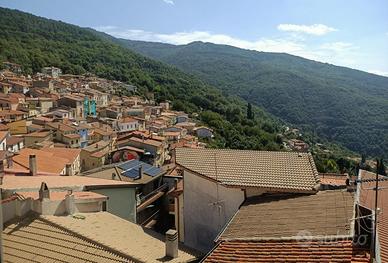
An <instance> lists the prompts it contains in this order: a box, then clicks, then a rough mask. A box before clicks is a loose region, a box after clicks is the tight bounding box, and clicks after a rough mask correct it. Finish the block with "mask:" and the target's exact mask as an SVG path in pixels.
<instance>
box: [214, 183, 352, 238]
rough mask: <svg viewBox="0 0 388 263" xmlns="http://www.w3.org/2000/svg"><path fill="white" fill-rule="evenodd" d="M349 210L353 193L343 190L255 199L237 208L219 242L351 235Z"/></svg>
mask: <svg viewBox="0 0 388 263" xmlns="http://www.w3.org/2000/svg"><path fill="white" fill-rule="evenodd" d="M353 210H354V199H353V193H350V192H347V191H343V190H336V191H321V192H318V193H316V194H312V195H295V194H292V195H291V194H288V195H278V196H274V195H268V196H261V197H256V198H252V199H248V200H247V201H246V202H245V203H244V204H243V205H242V206H241V208H240V209H239V211H238V212H237V213H236V215H235V216H234V217H233V219H232V220H231V222H230V223H229V225H228V226H227V227H226V229H225V231H224V232H223V233H222V234H221V237H220V239H221V240H236V239H245V238H250V239H259V240H263V239H279V238H283V239H284V238H290V239H294V238H295V237H297V236H300V233H302V232H303V233H307V234H308V235H309V236H312V237H316V236H338V235H342V236H351V235H352V234H351V224H350V222H351V221H350V220H349V219H351V218H352V217H353Z"/></svg>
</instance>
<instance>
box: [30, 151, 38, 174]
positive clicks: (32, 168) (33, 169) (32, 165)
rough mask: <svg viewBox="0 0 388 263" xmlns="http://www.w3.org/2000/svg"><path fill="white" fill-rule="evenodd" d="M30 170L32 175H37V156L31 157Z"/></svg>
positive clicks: (32, 155)
mask: <svg viewBox="0 0 388 263" xmlns="http://www.w3.org/2000/svg"><path fill="white" fill-rule="evenodd" d="M29 168H30V175H32V176H34V175H36V174H37V167H36V156H35V154H31V155H30V157H29Z"/></svg>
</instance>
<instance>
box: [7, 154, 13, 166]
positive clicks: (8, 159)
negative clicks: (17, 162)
mask: <svg viewBox="0 0 388 263" xmlns="http://www.w3.org/2000/svg"><path fill="white" fill-rule="evenodd" d="M12 167H13V159H12V156H10V157H8V158H7V168H12Z"/></svg>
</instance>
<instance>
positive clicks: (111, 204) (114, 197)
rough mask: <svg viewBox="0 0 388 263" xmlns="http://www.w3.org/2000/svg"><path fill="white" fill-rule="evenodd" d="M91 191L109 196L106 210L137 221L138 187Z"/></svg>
mask: <svg viewBox="0 0 388 263" xmlns="http://www.w3.org/2000/svg"><path fill="white" fill-rule="evenodd" d="M91 191H92V192H95V193H99V194H102V195H105V196H107V197H108V201H107V208H106V211H108V212H109V213H112V214H114V215H116V216H119V217H121V218H123V219H125V220H128V221H130V222H133V223H136V188H111V189H96V190H91Z"/></svg>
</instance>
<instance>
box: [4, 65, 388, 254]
mask: <svg viewBox="0 0 388 263" xmlns="http://www.w3.org/2000/svg"><path fill="white" fill-rule="evenodd" d="M3 67H4V68H5V69H4V70H2V71H1V72H0V107H1V109H0V158H1V162H0V180H1V188H2V192H1V198H2V201H1V203H2V209H1V211H0V212H1V213H2V214H1V215H0V218H1V220H2V224H3V225H4V230H3V232H2V237H1V242H2V244H1V245H2V247H3V248H2V250H3V251H2V253H4V254H3V255H4V259H5V260H6V261H7V262H8V261H9V262H23V260H24V262H27V261H29V260H30V261H31V262H49V261H50V260H52V261H53V262H161V261H162V262H202V261H204V262H370V259H371V255H372V257H375V255H378V257H379V258H382V259H383V260H382V261H381V262H385V261H384V260H388V250H387V249H388V238H387V235H386V233H387V232H388V213H387V212H388V209H386V210H385V209H381V211H380V213H379V221H378V231H380V232H379V235H378V237H379V238H378V240H377V241H376V240H375V239H374V238H375V236H376V234H374V231H373V226H374V222H375V221H374V218H375V217H376V215H375V213H374V210H373V209H374V199H373V196H374V194H375V191H373V189H372V188H371V187H372V186H373V185H374V183H375V182H374V181H373V178H375V175H374V174H373V173H371V172H367V171H365V170H363V166H362V164H361V165H360V167H359V170H358V171H357V173H356V176H350V175H346V174H345V175H344V174H321V173H318V171H317V168H316V166H315V163H314V159H313V158H312V155H311V153H309V152H308V149H309V145H308V144H306V143H305V142H303V141H302V140H299V139H290V140H288V141H287V142H285V149H287V150H289V151H279V152H275V151H253V150H231V149H211V148H208V147H207V144H208V143H209V142H210V141H211V140H212V138H213V137H214V134H213V131H212V129H210V128H208V127H206V126H204V125H203V124H202V123H201V122H200V121H199V120H197V119H196V118H195V116H190V115H189V114H187V113H185V112H178V111H174V110H172V109H171V105H170V104H171V102H169V101H163V102H160V103H156V102H155V101H154V100H151V99H145V98H144V97H141V96H139V95H136V94H137V93H136V89H137V87H135V86H133V85H129V84H125V83H122V82H119V81H112V80H107V79H102V78H98V77H96V76H93V75H68V74H62V71H61V69H59V68H56V67H45V68H43V69H42V70H41V72H40V73H37V74H35V75H34V76H27V75H24V74H23V72H22V69H21V67H20V66H19V65H17V64H15V63H11V62H4V63H3ZM123 94H124V95H123ZM287 129H288V128H287ZM288 132H292V133H295V134H297V133H299V131H298V130H291V131H288ZM378 181H381V182H380V184H382V185H383V186H384V184H386V183H387V182H388V181H387V180H386V179H385V178H384V177H382V176H379V177H378ZM355 182H358V184H357V183H355ZM386 193H387V192H386V191H385V192H381V194H380V196H379V199H378V200H380V204H381V206H383V205H384V204H383V203H382V202H381V201H382V200H383V199H386V198H388V196H385V195H386ZM380 233H381V234H380ZM322 259H328V260H327V261H322ZM56 260H57V261H56Z"/></svg>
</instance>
